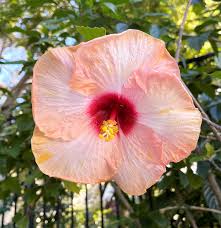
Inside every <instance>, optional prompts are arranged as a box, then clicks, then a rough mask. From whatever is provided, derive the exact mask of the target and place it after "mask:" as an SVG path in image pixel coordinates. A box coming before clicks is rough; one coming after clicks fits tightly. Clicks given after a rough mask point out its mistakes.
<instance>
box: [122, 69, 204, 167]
mask: <svg viewBox="0 0 221 228" xmlns="http://www.w3.org/2000/svg"><path fill="white" fill-rule="evenodd" d="M124 94H125V96H127V97H129V98H130V99H131V100H132V101H133V102H134V103H135V104H136V106H137V111H138V120H137V121H138V122H139V123H142V124H144V125H146V126H148V127H150V128H152V129H153V130H154V132H155V133H156V134H157V135H158V136H159V137H160V138H161V140H162V142H163V154H162V159H163V161H164V163H165V164H167V163H169V162H171V161H173V162H178V161H180V160H182V159H184V158H185V157H187V156H188V155H189V154H190V153H191V151H192V150H194V149H195V147H196V144H197V140H198V138H199V133H200V126H201V122H202V117H201V114H200V112H199V111H198V109H196V108H195V107H194V105H193V101H192V99H191V97H190V95H189V94H188V92H187V91H186V89H185V88H184V86H183V84H182V82H181V79H180V78H178V77H173V76H171V75H168V74H167V73H164V74H161V73H159V72H152V73H151V74H150V73H149V74H147V73H146V74H144V73H143V72H142V71H137V72H135V73H134V75H133V77H131V79H130V80H129V82H128V84H126V85H125V89H124Z"/></svg>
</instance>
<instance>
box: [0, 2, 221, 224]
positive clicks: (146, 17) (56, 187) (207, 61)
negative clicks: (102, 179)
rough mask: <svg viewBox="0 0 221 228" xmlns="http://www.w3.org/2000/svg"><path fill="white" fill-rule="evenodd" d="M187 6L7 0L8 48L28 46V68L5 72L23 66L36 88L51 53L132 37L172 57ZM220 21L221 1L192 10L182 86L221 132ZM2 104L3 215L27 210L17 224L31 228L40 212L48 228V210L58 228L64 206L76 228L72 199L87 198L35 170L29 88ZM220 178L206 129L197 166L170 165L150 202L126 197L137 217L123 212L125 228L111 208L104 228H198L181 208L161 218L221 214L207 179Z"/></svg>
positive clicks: (2, 17) (194, 158) (1, 26)
mask: <svg viewBox="0 0 221 228" xmlns="http://www.w3.org/2000/svg"><path fill="white" fill-rule="evenodd" d="M185 6H186V1H184V0H160V1H152V0H143V1H142V0H96V1H95V0H75V1H74V0H37V1H32V0H2V1H1V4H0V12H1V13H0V39H2V40H4V42H5V44H6V46H12V45H15V46H21V47H24V48H25V50H26V52H27V60H25V59H19V61H15V62H7V60H5V59H4V58H1V59H0V64H1V65H0V66H4V65H5V64H18V63H20V64H22V70H21V74H23V75H24V78H25V79H28V78H30V79H31V76H32V68H33V65H34V63H35V61H36V59H37V58H38V56H40V55H41V54H42V53H44V52H45V51H46V50H47V49H48V48H49V47H56V46H65V45H74V44H77V43H79V42H81V41H87V40H90V39H92V38H94V37H99V36H102V35H105V33H107V34H110V33H116V32H122V31H124V30H126V29H129V28H133V29H139V30H142V31H144V32H146V33H149V34H151V35H152V36H155V37H157V38H160V39H162V40H164V41H165V43H166V46H167V48H168V50H169V51H170V53H171V55H174V54H175V51H176V40H177V38H178V31H179V25H180V23H181V20H182V15H183V12H184V9H185ZM220 21H221V2H220V1H219V0H193V1H192V5H191V8H190V11H189V14H188V18H187V22H186V24H185V30H184V36H183V46H182V50H181V57H180V60H181V61H180V63H179V64H180V70H181V73H182V78H183V80H184V81H185V83H186V84H187V86H188V87H189V88H190V90H191V91H192V93H193V94H194V96H195V97H196V98H197V99H198V100H199V102H200V103H201V104H202V106H203V108H204V110H205V111H206V112H207V114H208V115H209V116H210V117H211V119H212V120H213V121H214V122H216V123H218V124H219V123H221V95H220V93H221V88H220V86H221V54H220V50H221V39H220V36H221V22H220ZM15 54H16V53H15ZM0 57H1V56H0ZM21 81H22V80H21ZM0 95H1V96H2V97H3V96H5V97H6V98H7V100H6V102H5V103H4V105H3V107H2V109H1V113H0V200H1V202H2V204H1V207H0V213H2V214H3V213H4V212H5V211H7V210H9V209H10V208H11V206H12V205H13V202H20V207H18V208H17V214H16V216H15V217H14V220H13V221H14V222H15V224H16V227H26V226H28V225H29V227H31V225H33V221H31V220H33V216H32V212H33V209H34V210H35V218H36V217H39V218H40V221H39V223H38V224H41V225H42V222H41V221H42V220H43V219H44V218H43V217H42V213H41V212H42V210H43V208H45V210H46V211H47V214H46V220H47V226H46V227H54V226H55V224H57V223H56V222H57V217H56V216H57V215H56V214H55V213H54V208H56V207H58V205H60V206H62V211H63V212H64V213H63V214H62V216H61V217H60V221H59V222H60V227H68V226H70V213H69V212H70V210H71V208H70V201H67V199H69V198H70V196H71V194H72V193H71V192H75V194H77V192H79V186H77V185H76V184H74V183H73V184H72V183H68V182H62V181H60V180H56V179H53V178H49V177H47V176H45V175H43V174H42V173H41V172H40V171H39V169H38V168H37V166H36V164H35V161H34V158H33V155H32V152H31V148H30V139H31V136H32V132H33V127H34V123H33V119H32V112H31V98H30V82H29V81H28V83H27V81H26V83H20V84H19V86H17V87H16V88H14V89H12V90H10V89H7V88H0ZM17 98H22V101H19V100H18V99H17ZM220 170H221V149H220V143H219V142H218V141H217V140H216V138H215V136H214V135H213V133H212V132H211V129H210V128H209V127H208V126H207V125H206V124H205V123H204V124H203V125H202V132H201V137H200V139H199V142H198V146H197V148H196V150H195V151H194V152H193V153H192V154H191V155H190V156H189V158H187V159H185V160H184V161H181V162H179V163H177V164H171V165H170V166H169V167H168V168H167V172H166V173H165V175H164V176H163V177H162V179H161V181H160V182H159V183H158V184H156V185H154V186H153V187H151V188H150V189H148V190H147V193H146V194H145V195H144V196H141V197H135V198H131V197H128V196H125V197H127V199H128V201H129V202H130V203H131V205H132V206H133V208H134V211H135V212H134V213H133V214H132V215H131V216H127V213H125V211H126V209H125V208H124V207H123V205H121V217H120V220H118V221H117V220H116V217H115V216H114V214H113V212H111V211H112V210H111V208H110V210H109V209H108V210H107V212H105V213H107V215H106V222H105V227H117V224H118V223H119V221H120V223H121V225H122V227H126V226H129V227H130V226H131V227H133V226H134V219H135V218H138V219H139V220H140V222H141V224H142V227H148V228H152V227H153V228H157V227H159V228H167V227H191V225H190V222H189V218H188V216H187V213H186V211H185V210H183V209H179V208H177V209H175V210H168V211H166V212H165V213H164V214H162V213H160V209H162V208H165V207H171V206H177V207H179V206H183V205H184V206H185V205H195V206H201V207H209V208H213V209H218V210H220V209H221V208H220V205H219V202H218V199H217V196H216V195H215V194H214V190H213V188H212V187H211V185H210V182H209V181H208V174H209V173H213V174H214V175H215V178H216V181H217V183H218V184H220V187H221V172H220ZM68 197H69V198H68ZM21 202H23V203H21ZM58 202H59V203H58ZM91 213H93V215H91V216H90V227H99V224H100V217H99V213H100V212H99V211H93V212H91ZM191 214H192V216H193V218H194V220H195V221H196V223H197V225H198V227H200V228H201V227H220V225H221V216H220V215H218V214H211V213H208V212H202V211H191ZM75 216H76V221H75V223H76V224H77V227H82V226H83V224H84V211H83V210H81V211H77V212H76V213H75ZM12 223H13V222H12ZM34 223H35V221H34ZM42 226H43V225H42ZM9 227H12V224H11V226H10V225H9ZM34 227H35V225H34Z"/></svg>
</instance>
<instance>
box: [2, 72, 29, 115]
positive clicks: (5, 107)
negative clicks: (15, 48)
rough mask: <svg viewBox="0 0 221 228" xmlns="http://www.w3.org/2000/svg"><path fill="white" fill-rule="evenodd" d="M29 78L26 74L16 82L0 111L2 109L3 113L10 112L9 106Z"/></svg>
mask: <svg viewBox="0 0 221 228" xmlns="http://www.w3.org/2000/svg"><path fill="white" fill-rule="evenodd" d="M28 79H29V75H28V74H26V75H25V76H24V77H23V78H22V79H21V80H20V81H19V82H18V84H17V85H16V86H15V87H14V88H13V89H12V90H11V93H12V96H8V97H7V99H6V101H5V102H4V104H3V105H2V107H0V108H1V109H2V111H4V114H5V115H8V114H9V113H10V107H11V106H12V105H13V103H14V101H15V99H16V98H17V97H18V96H19V94H20V93H21V91H22V90H23V89H24V87H25V83H26V81H27V80H28Z"/></svg>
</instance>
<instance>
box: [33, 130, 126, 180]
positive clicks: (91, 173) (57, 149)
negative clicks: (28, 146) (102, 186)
mask: <svg viewBox="0 0 221 228" xmlns="http://www.w3.org/2000/svg"><path fill="white" fill-rule="evenodd" d="M32 151H33V153H34V156H35V160H36V163H37V164H38V166H39V168H40V169H41V171H42V172H43V173H45V174H47V175H49V176H52V177H57V178H61V179H66V180H70V181H74V182H78V183H90V184H94V183H99V182H102V181H107V180H109V179H110V178H112V177H113V175H114V174H115V173H116V171H117V168H118V166H119V165H120V163H121V160H122V158H121V157H122V156H121V153H120V150H119V147H118V140H117V138H116V139H114V140H112V141H111V142H105V141H103V140H100V139H99V138H98V137H97V135H95V134H94V132H92V130H90V129H88V131H85V132H84V133H83V134H81V135H80V136H79V137H78V138H76V139H73V140H72V141H62V140H59V139H51V138H48V137H46V136H44V134H43V133H42V132H40V131H39V129H37V128H36V129H35V131H34V135H33V137H32Z"/></svg>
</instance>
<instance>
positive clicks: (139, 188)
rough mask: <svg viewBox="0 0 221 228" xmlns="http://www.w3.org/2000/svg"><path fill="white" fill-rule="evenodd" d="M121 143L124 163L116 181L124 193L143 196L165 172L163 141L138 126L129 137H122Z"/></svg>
mask: <svg viewBox="0 0 221 228" xmlns="http://www.w3.org/2000/svg"><path fill="white" fill-rule="evenodd" d="M121 142H122V147H123V151H122V155H123V162H122V164H121V166H120V168H119V169H118V171H117V174H116V175H115V177H114V180H115V181H116V182H117V184H118V185H119V186H120V188H121V189H122V190H123V191H124V192H126V193H128V194H131V195H141V194H143V193H145V191H146V189H147V188H149V187H150V186H152V185H153V184H154V183H156V182H157V181H158V180H159V179H160V177H161V175H162V174H163V173H164V172H165V166H164V165H163V164H162V161H161V160H160V157H161V153H162V144H161V140H160V139H158V137H157V136H156V135H155V134H154V132H153V131H152V130H151V129H149V128H148V127H146V126H143V125H141V124H137V125H136V127H135V129H134V130H133V131H132V132H131V133H130V134H129V135H127V136H124V135H121Z"/></svg>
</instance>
